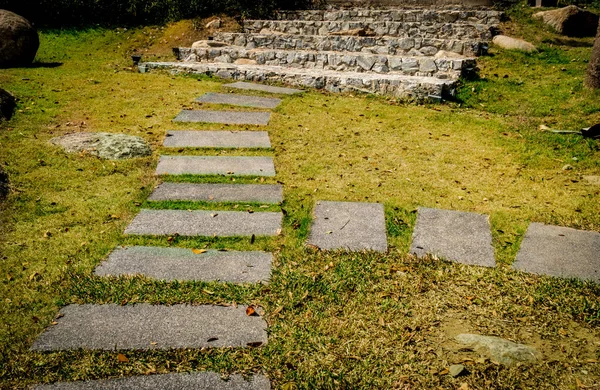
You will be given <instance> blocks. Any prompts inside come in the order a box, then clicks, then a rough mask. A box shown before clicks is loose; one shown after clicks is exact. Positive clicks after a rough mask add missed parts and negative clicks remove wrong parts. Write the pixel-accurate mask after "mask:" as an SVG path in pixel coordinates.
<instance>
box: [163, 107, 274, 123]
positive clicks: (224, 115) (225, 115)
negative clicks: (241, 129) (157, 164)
mask: <svg viewBox="0 0 600 390" xmlns="http://www.w3.org/2000/svg"><path fill="white" fill-rule="evenodd" d="M270 119H271V113H270V112H266V111H241V112H240V111H211V110H182V111H181V112H180V113H179V115H177V116H176V117H175V119H173V121H174V122H205V123H222V124H226V125H268V124H269V120H270Z"/></svg>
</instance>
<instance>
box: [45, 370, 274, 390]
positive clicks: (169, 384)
mask: <svg viewBox="0 0 600 390" xmlns="http://www.w3.org/2000/svg"><path fill="white" fill-rule="evenodd" d="M34 389H35V390H157V389H160V390H270V389H271V384H270V383H269V379H268V378H267V377H265V376H263V375H254V376H253V377H252V378H251V379H250V380H246V379H244V377H243V376H241V375H231V376H229V378H227V379H226V380H224V379H222V375H221V374H220V373H216V372H190V373H173V374H159V375H143V376H132V377H126V378H114V379H102V380H95V381H77V382H58V383H52V384H47V385H37V386H35V387H34Z"/></svg>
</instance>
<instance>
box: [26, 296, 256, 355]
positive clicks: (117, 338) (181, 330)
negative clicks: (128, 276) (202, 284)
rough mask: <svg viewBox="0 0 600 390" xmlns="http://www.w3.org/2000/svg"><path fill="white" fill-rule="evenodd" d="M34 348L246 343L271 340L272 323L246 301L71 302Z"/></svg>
mask: <svg viewBox="0 0 600 390" xmlns="http://www.w3.org/2000/svg"><path fill="white" fill-rule="evenodd" d="M56 322H57V324H55V325H52V326H50V327H49V328H47V329H46V330H45V331H44V333H42V334H41V335H40V337H38V339H37V340H36V341H35V342H34V343H33V346H32V348H31V349H32V350H34V351H57V350H68V349H77V348H84V349H100V350H122V349H141V350H149V349H171V348H207V347H246V346H248V344H250V345H251V346H258V345H263V344H266V343H267V332H266V329H267V323H266V322H265V321H264V320H263V319H262V318H261V317H260V316H248V315H246V306H241V305H240V306H237V307H233V306H229V307H226V306H213V305H199V306H192V305H172V306H166V305H150V304H146V303H138V304H135V305H125V306H121V305H116V304H107V305H90V304H86V305H68V306H66V307H64V308H62V309H61V310H60V313H59V316H58V318H57V319H56Z"/></svg>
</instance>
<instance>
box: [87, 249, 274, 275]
mask: <svg viewBox="0 0 600 390" xmlns="http://www.w3.org/2000/svg"><path fill="white" fill-rule="evenodd" d="M194 251H195V252H194ZM272 260H273V255H271V254H270V253H266V252H233V251H232V252H229V251H227V252H221V251H217V250H204V251H201V250H197V249H196V250H192V249H185V248H162V247H149V246H132V247H118V248H116V249H115V250H113V251H112V252H111V254H110V255H109V256H108V258H107V259H106V261H104V262H102V263H101V264H100V265H99V266H98V267H97V268H96V269H95V271H94V274H96V275H98V276H124V275H143V276H146V277H149V278H153V279H159V280H181V281H183V280H188V281H189V280H199V281H203V282H212V281H218V282H231V283H259V282H267V281H268V280H269V277H270V276H271V262H272Z"/></svg>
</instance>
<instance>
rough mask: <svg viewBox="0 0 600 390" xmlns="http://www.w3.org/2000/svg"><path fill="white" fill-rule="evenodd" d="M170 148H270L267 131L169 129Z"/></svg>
mask: <svg viewBox="0 0 600 390" xmlns="http://www.w3.org/2000/svg"><path fill="white" fill-rule="evenodd" d="M163 145H164V146H166V147H169V148H270V147H271V141H270V140H269V133H267V132H266V131H187V130H175V131H168V132H167V136H166V138H165V141H164V143H163Z"/></svg>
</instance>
